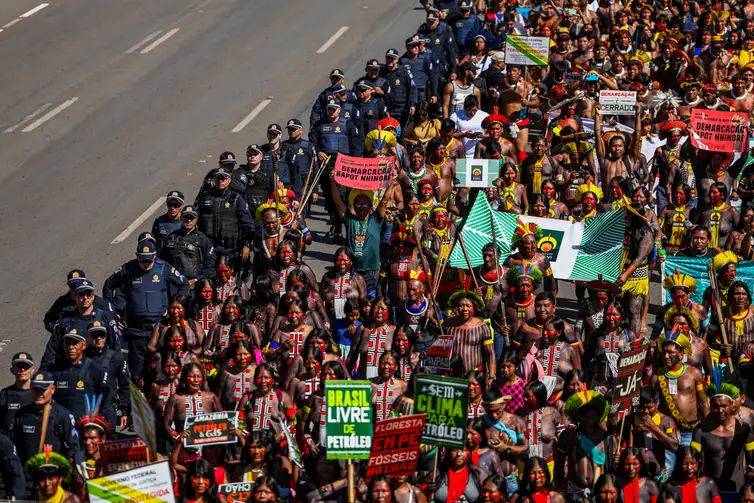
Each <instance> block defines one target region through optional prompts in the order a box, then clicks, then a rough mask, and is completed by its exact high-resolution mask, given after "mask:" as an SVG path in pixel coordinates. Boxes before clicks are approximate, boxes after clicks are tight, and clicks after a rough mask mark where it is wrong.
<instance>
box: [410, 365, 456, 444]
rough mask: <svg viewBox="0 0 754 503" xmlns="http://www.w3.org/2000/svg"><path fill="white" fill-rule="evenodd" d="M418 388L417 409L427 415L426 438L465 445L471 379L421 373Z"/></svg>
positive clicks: (437, 441)
mask: <svg viewBox="0 0 754 503" xmlns="http://www.w3.org/2000/svg"><path fill="white" fill-rule="evenodd" d="M416 390H417V392H416V401H415V402H414V412H416V413H417V414H426V415H427V424H425V425H424V432H423V433H422V442H423V443H425V444H433V445H441V446H443V447H450V448H453V449H462V448H463V446H464V443H465V441H466V433H465V432H466V416H467V414H468V408H469V381H468V380H466V379H455V378H453V377H439V376H430V375H420V376H418V377H417V378H416Z"/></svg>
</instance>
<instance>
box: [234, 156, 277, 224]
mask: <svg viewBox="0 0 754 503" xmlns="http://www.w3.org/2000/svg"><path fill="white" fill-rule="evenodd" d="M246 159H247V161H248V163H247V164H244V165H243V166H241V167H242V168H243V170H242V171H241V173H242V174H243V177H244V179H245V180H246V186H245V188H244V192H243V197H244V199H245V200H246V202H247V203H248V204H249V214H250V215H254V214H255V213H256V211H257V208H258V207H259V205H260V204H262V203H264V202H265V201H267V196H269V194H270V187H271V186H272V182H271V181H270V180H269V178H268V177H267V172H266V171H265V170H263V169H262V149H261V148H260V147H259V145H257V144H256V143H253V144H251V145H249V146H248V147H246ZM236 171H238V170H234V171H233V173H232V174H231V178H233V175H235V174H236ZM239 176H240V175H239ZM230 187H231V188H233V182H232V181H231V183H230Z"/></svg>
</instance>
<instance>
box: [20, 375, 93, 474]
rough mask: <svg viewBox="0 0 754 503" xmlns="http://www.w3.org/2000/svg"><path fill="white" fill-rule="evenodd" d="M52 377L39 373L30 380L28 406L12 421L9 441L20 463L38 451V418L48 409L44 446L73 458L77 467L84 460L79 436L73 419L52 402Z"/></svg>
mask: <svg viewBox="0 0 754 503" xmlns="http://www.w3.org/2000/svg"><path fill="white" fill-rule="evenodd" d="M56 388H57V387H56V386H55V378H54V376H53V375H52V374H51V373H50V372H48V371H46V370H40V371H38V372H37V373H36V374H35V375H34V379H32V381H31V390H32V396H33V397H34V399H33V401H32V403H31V404H30V405H27V406H26V407H22V408H21V410H19V411H18V413H16V417H14V418H13V428H12V429H11V435H10V437H11V440H13V443H14V444H15V445H16V448H17V450H18V457H19V458H21V462H22V463H26V461H27V460H28V459H29V458H30V457H32V456H34V455H35V454H37V453H38V452H39V444H40V442H39V440H40V438H41V435H42V415H43V413H44V409H45V406H47V405H49V406H50V416H49V419H48V421H47V431H46V432H45V438H44V442H43V443H44V444H50V445H51V446H52V450H53V452H57V453H58V454H60V455H62V456H64V457H66V458H68V459H73V460H74V461H75V462H76V463H77V464H78V463H81V462H83V461H84V456H83V453H82V452H81V449H80V447H79V436H78V432H77V431H76V420H75V419H74V417H73V414H71V413H70V412H69V411H68V409H66V408H65V407H64V406H63V405H61V404H60V403H57V402H53V401H52V396H53V395H54V394H55V392H56V391H57V390H56Z"/></svg>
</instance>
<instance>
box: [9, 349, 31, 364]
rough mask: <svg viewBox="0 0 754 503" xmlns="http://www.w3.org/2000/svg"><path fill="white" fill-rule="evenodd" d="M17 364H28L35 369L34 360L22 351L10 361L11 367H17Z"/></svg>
mask: <svg viewBox="0 0 754 503" xmlns="http://www.w3.org/2000/svg"><path fill="white" fill-rule="evenodd" d="M16 363H26V364H27V365H31V366H32V367H33V366H34V359H33V358H32V357H31V355H30V354H29V353H26V352H24V351H21V352H20V353H16V354H15V355H13V358H11V360H10V364H11V365H15V364H16Z"/></svg>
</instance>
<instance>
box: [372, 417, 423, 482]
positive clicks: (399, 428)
mask: <svg viewBox="0 0 754 503" xmlns="http://www.w3.org/2000/svg"><path fill="white" fill-rule="evenodd" d="M426 422H427V416H426V415H424V414H419V415H415V416H402V417H394V418H390V419H384V420H382V421H377V424H375V425H374V439H373V441H372V452H371V454H370V455H369V464H368V465H367V474H366V479H367V480H369V479H371V478H372V477H377V476H379V475H389V476H391V477H401V476H403V475H413V474H414V472H415V471H416V462H417V461H418V460H419V449H420V447H421V436H422V431H423V430H424V425H425V423H426Z"/></svg>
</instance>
